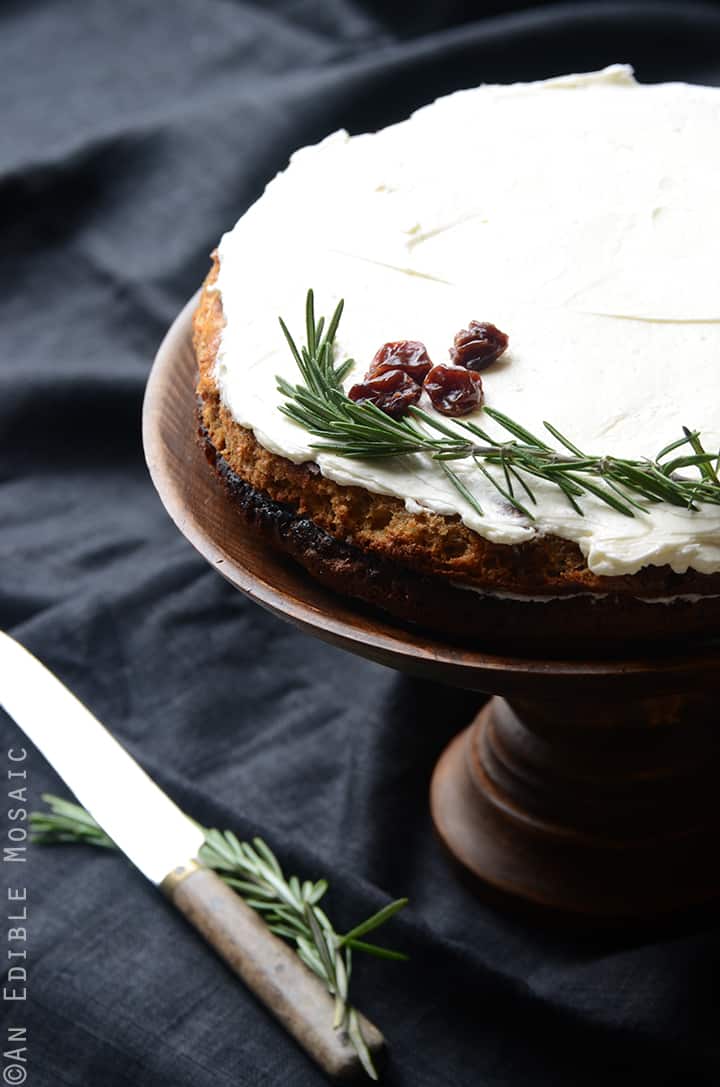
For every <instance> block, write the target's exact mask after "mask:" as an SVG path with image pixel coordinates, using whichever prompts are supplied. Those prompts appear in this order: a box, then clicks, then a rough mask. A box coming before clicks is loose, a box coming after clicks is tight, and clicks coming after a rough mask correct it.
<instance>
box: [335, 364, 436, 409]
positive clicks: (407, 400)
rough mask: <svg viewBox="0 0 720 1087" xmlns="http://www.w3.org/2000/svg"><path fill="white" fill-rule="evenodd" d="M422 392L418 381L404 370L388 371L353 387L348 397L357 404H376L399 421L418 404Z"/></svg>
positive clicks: (369, 376)
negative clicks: (412, 406) (410, 408)
mask: <svg viewBox="0 0 720 1087" xmlns="http://www.w3.org/2000/svg"><path fill="white" fill-rule="evenodd" d="M421 392H422V389H421V387H420V386H419V385H418V383H417V381H413V379H412V378H411V377H410V375H409V374H407V373H405V371H404V370H386V371H385V372H384V373H381V374H375V375H368V376H367V377H366V378H365V380H364V381H361V382H360V383H359V384H357V385H353V386H352V388H351V389H350V391H349V392H348V396H349V397H350V399H351V400H354V401H355V402H356V403H357V404H368V403H370V404H375V405H376V406H377V407H378V408H381V409H382V411H384V412H385V413H386V415H390V416H392V418H393V419H399V418H400V417H401V416H403V415H404V414H405V412H406V411H407V409H408V408H409V407H410V405H411V404H417V402H418V400H419V399H420V394H421Z"/></svg>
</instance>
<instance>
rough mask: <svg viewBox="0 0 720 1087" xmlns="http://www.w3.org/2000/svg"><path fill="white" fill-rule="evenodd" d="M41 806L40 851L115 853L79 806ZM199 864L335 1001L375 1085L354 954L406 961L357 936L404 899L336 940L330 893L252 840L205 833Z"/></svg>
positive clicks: (338, 1018)
mask: <svg viewBox="0 0 720 1087" xmlns="http://www.w3.org/2000/svg"><path fill="white" fill-rule="evenodd" d="M43 800H44V801H45V802H46V804H47V805H48V807H49V810H48V811H36V812H32V813H31V815H30V825H31V830H32V840H33V841H34V842H38V843H40V844H42V845H52V844H57V843H78V842H84V843H85V844H86V845H95V846H100V847H101V848H104V849H115V848H116V847H115V844H114V842H113V841H112V840H111V839H110V838H109V837H108V836H107V834H105V832H104V831H103V830H102V828H101V827H100V826H99V825H98V824H97V823H96V822H95V820H94V819H93V817H92V816H91V815H90V814H89V813H88V812H87V811H85V809H84V808H82V807H80V805H79V804H74V803H72V802H71V801H69V800H63V799H62V798H61V797H58V796H52V795H49V794H46V795H44V796H43ZM200 860H201V861H202V862H203V864H204V865H205V866H206V867H208V868H212V869H214V870H215V871H216V872H217V873H218V875H219V876H220V877H221V878H222V879H223V880H224V881H225V883H227V884H228V886H230V887H232V888H233V890H234V891H236V892H237V893H238V894H239V895H240V897H241V898H243V899H244V901H245V902H246V903H247V905H248V906H251V907H252V908H253V909H254V910H256V911H257V912H258V913H259V914H260V916H261V917H262V918H263V920H264V921H265V923H266V924H267V926H268V928H269V929H270V930H271V932H274V933H275V935H276V936H281V937H282V938H283V939H285V940H288V941H290V942H291V943H293V944H294V945H295V949H296V951H297V953H298V955H299V956H300V958H301V959H302V960H303V962H304V963H305V965H306V966H308V967H309V968H310V969H311V970H312V971H313V972H314V973H316V974H317V975H318V977H319V978H320V979H321V980H322V981H323V982H324V984H325V986H326V988H327V989H328V991H329V992H330V994H331V995H332V996H334V997H335V1021H334V1026H335V1027H336V1028H338V1029H344V1030H347V1033H348V1037H349V1038H350V1041H351V1042H352V1045H353V1046H354V1048H355V1050H356V1052H357V1054H358V1056H359V1057H360V1060H361V1061H362V1064H363V1067H364V1069H365V1071H366V1072H367V1074H368V1075H369V1076H370V1078H371V1079H377V1078H378V1077H377V1072H376V1070H375V1067H374V1065H373V1062H372V1058H371V1057H370V1053H369V1052H368V1049H367V1046H366V1045H365V1041H364V1039H363V1036H362V1030H361V1028H360V1024H359V1022H358V1017H357V1013H356V1011H355V1009H354V1008H353V1006H352V1005H351V1004H350V1002H349V985H350V975H351V972H352V954H353V952H354V951H362V952H365V953H366V954H369V955H375V956H377V957H378V958H382V959H394V960H404V959H407V955H404V954H403V953H402V952H400V951H393V950H391V949H390V948H386V947H380V946H378V945H377V944H373V943H368V942H367V941H366V940H364V939H361V937H364V936H365V935H367V933H369V932H371V931H373V929H376V928H379V927H380V925H382V924H384V923H385V922H386V921H389V920H390V918H391V917H392V916H393V915H394V914H396V913H397V912H398V910H401V909H402V908H403V907H404V906H406V905H407V901H408V900H407V899H406V898H399V899H396V900H395V901H394V902H390V903H389V904H388V905H387V906H385V907H383V909H381V910H379V911H378V912H377V913H375V914H373V915H372V917H368V918H367V920H366V921H363V922H361V924H359V925H356V926H355V927H354V928H352V929H351V930H350V931H349V932H346V933H345V934H344V935H340V934H339V933H337V932H336V931H335V929H334V928H333V925H332V923H331V922H330V920H329V918H328V916H327V914H326V913H325V911H324V910H322V909H321V908H320V906H319V905H318V903H319V902H320V900H321V898H322V897H323V895H324V894H325V892H326V891H327V889H328V884H327V881H326V880H324V879H320V880H317V881H315V882H313V881H312V880H304V881H302V882H301V881H300V880H299V879H298V877H297V876H290V877H289V878H288V877H286V876H285V874H284V873H283V870H282V868H281V867H280V864H279V862H278V860H277V857H276V856H275V854H274V853H273V852H272V850H271V849H270V848H269V847H268V846H267V845H266V843H265V842H264V841H263V840H262V839H261V838H253V841H252V843H250V842H241V841H239V840H238V838H237V837H236V836H235V835H234V834H233V833H232V831H229V830H226V831H225V832H224V833H221V832H220V831H219V830H205V843H204V845H203V846H202V848H201V850H200Z"/></svg>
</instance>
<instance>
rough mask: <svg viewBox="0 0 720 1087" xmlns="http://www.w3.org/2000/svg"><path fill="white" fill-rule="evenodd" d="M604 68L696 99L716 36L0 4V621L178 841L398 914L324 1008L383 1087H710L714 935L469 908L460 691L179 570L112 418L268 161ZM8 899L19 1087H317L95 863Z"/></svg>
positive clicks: (153, 908) (673, 29)
mask: <svg viewBox="0 0 720 1087" xmlns="http://www.w3.org/2000/svg"><path fill="white" fill-rule="evenodd" d="M515 6H517V5H515ZM615 61H629V62H631V63H633V64H635V66H636V69H637V72H638V75H639V77H640V78H641V79H644V80H659V79H686V80H691V81H696V82H710V83H718V82H720V10H719V9H718V7H717V6H716V5H715V4H707V3H705V4H702V3H692V2H688V3H682V2H681V3H675V4H671V3H650V2H645V3H642V2H640V3H634V4H626V3H614V2H610V3H584V4H583V3H579V4H561V5H543V4H535V5H528V6H526V7H525V8H524V9H522V10H520V9H519V10H513V5H512V4H502V3H493V4H489V5H486V6H483V5H473V4H469V3H462V2H459V0H456V2H453V3H449V4H447V5H438V4H429V3H424V4H416V3H410V2H409V0H406V2H405V3H401V4H386V3H383V2H382V0H375V2H374V3H370V2H368V3H363V2H362V0H337V2H331V0H309V2H299V0H265V2H264V3H252V2H250V0H246V2H240V0H208V2H207V3H204V4H203V3H197V2H196V0H155V2H153V3H143V2H140V0H126V2H125V3H117V2H113V0H96V2H94V3H85V4H80V3H72V2H70V0H65V2H61V0H57V2H51V0H36V2H35V3H20V2H14V3H13V2H7V0H6V2H5V4H3V5H2V8H0V73H2V74H1V79H2V87H3V110H2V120H1V121H0V218H1V219H2V229H1V231H0V239H1V241H0V275H1V277H2V279H1V282H2V290H1V291H0V626H1V627H2V628H4V629H6V630H8V631H9V632H11V633H13V634H14V635H15V636H17V637H18V638H19V639H21V640H22V641H23V642H25V643H26V644H27V645H28V646H29V647H30V648H31V649H32V650H34V651H35V652H36V653H37V654H38V655H40V656H41V657H42V658H43V659H44V660H45V661H46V662H47V663H48V664H49V665H50V666H51V667H52V668H53V669H54V670H55V671H56V672H57V673H58V674H59V675H60V676H61V677H62V678H63V680H64V681H65V682H66V683H67V684H68V685H69V686H70V687H71V688H72V689H74V690H75V691H76V692H77V694H78V695H79V696H80V697H81V698H82V699H83V700H84V701H86V702H87V704H88V705H89V706H91V707H92V709H93V710H94V711H95V712H96V713H97V714H98V716H99V717H100V718H101V719H102V720H103V721H104V722H106V723H107V725H108V726H110V727H111V728H112V730H113V731H114V732H115V734H116V735H117V736H118V738H119V739H120V740H121V741H122V742H123V743H124V744H126V745H127V747H128V748H129V750H130V751H131V752H132V753H133V754H134V755H135V756H136V757H137V758H138V759H139V760H140V761H141V762H142V764H143V765H144V766H145V767H146V768H147V769H148V770H149V772H150V773H151V774H153V775H154V776H155V777H156V779H157V780H158V781H159V782H160V784H161V785H162V786H163V787H164V788H165V789H166V790H167V791H168V792H169V793H170V794H171V795H172V796H173V797H174V798H175V799H176V800H177V801H178V802H179V803H180V804H181V805H182V806H183V807H184V808H185V809H186V810H187V811H188V812H189V813H190V814H191V815H192V816H193V817H195V818H196V819H198V820H201V821H202V822H203V823H206V824H211V825H216V826H219V827H228V828H233V829H234V830H235V831H236V832H237V833H238V834H239V835H241V836H249V835H252V834H255V833H258V832H260V833H262V834H263V835H264V836H265V837H266V838H267V839H268V841H269V842H270V843H271V844H272V846H273V847H274V848H275V849H276V851H277V853H278V855H279V856H280V858H281V860H282V862H283V864H284V865H286V866H287V868H288V869H289V870H290V871H294V872H298V873H299V874H301V875H303V876H305V875H307V876H310V877H319V876H321V875H324V876H326V877H328V878H329V880H330V882H331V891H330V893H329V895H328V897H327V908H328V910H329V911H330V912H331V914H332V916H333V917H334V918H335V919H336V920H337V924H338V926H340V927H344V926H350V925H351V924H352V923H354V922H355V921H357V920H358V919H360V918H362V917H363V916H365V915H366V914H367V913H369V912H371V911H373V910H375V909H377V908H379V907H380V906H381V905H382V904H383V903H385V902H386V901H387V899H388V896H398V895H401V894H408V895H409V896H410V899H411V906H410V908H409V909H408V910H407V911H406V912H405V913H404V914H403V915H401V916H400V917H399V918H398V919H397V920H396V921H395V922H393V924H392V926H391V928H389V929H388V930H387V933H386V936H385V939H386V940H387V941H388V942H389V943H392V944H393V945H395V946H398V947H402V948H403V949H405V950H406V951H408V952H409V953H410V955H411V956H412V960H411V962H410V963H409V964H407V965H395V964H391V963H390V964H384V963H377V962H375V961H374V960H366V961H363V962H361V961H360V960H358V962H357V976H356V978H355V996H356V1000H357V1002H358V1004H359V1005H360V1006H361V1007H362V1008H363V1009H364V1010H365V1011H366V1012H367V1014H368V1015H369V1016H370V1017H371V1018H373V1019H374V1020H375V1021H376V1022H377V1023H378V1024H380V1025H381V1027H382V1028H383V1029H384V1030H385V1032H386V1034H387V1036H388V1038H389V1040H390V1042H391V1046H392V1057H391V1061H390V1065H389V1068H388V1070H387V1072H386V1075H385V1082H386V1083H387V1084H388V1085H391V1087H392V1085H397V1087H400V1085H403V1087H444V1085H447V1087H480V1085H487V1087H507V1085H510V1084H512V1085H523V1087H525V1085H540V1084H543V1085H545V1084H547V1085H557V1084H569V1085H578V1084H583V1085H585V1087H592V1085H598V1087H599V1085H601V1084H602V1085H603V1087H605V1085H606V1084H607V1083H608V1082H612V1081H618V1080H619V1081H620V1082H623V1080H624V1079H625V1078H626V1077H627V1078H628V1079H630V1078H632V1081H633V1082H635V1083H639V1084H646V1083H652V1084H654V1085H655V1087H670V1085H674V1084H681V1083H682V1084H693V1085H695V1087H698V1085H701V1084H711V1083H712V1084H715V1083H717V1081H718V1077H719V1076H720V1044H719V1043H718V1028H717V1016H718V1001H717V991H718V984H717V978H718V976H719V975H720V941H719V939H718V929H717V925H716V924H713V923H711V922H709V921H706V922H705V923H703V924H699V923H695V924H692V925H689V924H685V925H682V926H679V927H676V928H675V929H673V930H672V931H670V932H668V931H666V932H655V931H652V932H651V931H650V930H641V931H639V932H638V931H636V932H634V933H619V932H616V933H610V934H608V933H602V932H598V931H592V930H590V931H586V932H584V933H573V932H571V931H568V930H566V929H564V928H563V927H548V926H545V925H542V924H540V922H537V921H532V920H519V919H516V918H514V917H512V916H510V915H508V914H506V913H504V912H503V911H500V910H497V909H494V908H491V907H489V906H487V905H484V904H482V903H481V902H479V901H478V900H477V899H476V898H475V897H473V895H472V894H471V893H470V892H469V891H467V890H466V889H465V888H464V887H463V885H462V884H461V883H460V882H458V880H457V879H456V877H455V875H454V873H453V871H452V870H451V868H450V866H449V865H448V863H447V862H446V859H445V857H444V855H443V854H442V852H441V850H440V848H439V846H438V844H437V843H436V841H435V840H434V838H433V835H432V831H431V825H430V820H429V814H428V805H427V788H428V781H429V776H430V772H431V768H432V766H433V764H434V763H435V761H436V759H437V757H438V755H439V753H440V751H441V750H442V748H443V747H444V746H445V744H446V743H447V742H448V741H449V739H450V737H451V736H452V735H453V734H455V733H456V732H457V731H458V730H459V729H460V728H461V727H463V726H464V725H465V724H466V723H467V722H468V720H469V719H470V717H471V715H472V713H473V711H474V709H475V707H476V705H477V699H476V697H475V696H473V695H471V694H467V693H464V692H462V691H456V690H447V689H443V688H441V687H439V686H433V685H431V684H430V683H426V682H420V681H417V680H411V679H409V678H406V677H404V676H402V675H399V674H395V673H394V672H392V671H390V670H387V669H384V668H382V667H380V666H376V665H373V664H370V663H368V662H366V661H363V660H359V659H356V658H354V657H352V656H350V655H347V654H344V653H343V652H341V651H339V650H335V649H332V648H330V647H328V646H326V645H323V644H321V643H320V642H317V641H314V640H313V639H311V638H309V637H306V636H304V635H302V634H300V633H298V632H297V631H295V630H294V629H293V628H291V627H290V626H289V625H286V624H285V623H283V622H282V621H281V620H279V619H276V618H273V617H271V616H270V615H269V614H267V613H265V612H264V611H261V610H260V609H259V608H258V607H256V606H254V605H253V604H251V603H249V602H248V601H247V600H245V599H244V598H243V597H242V596H240V595H239V594H238V593H236V592H235V591H233V590H232V589H231V587H230V586H229V585H227V584H226V583H225V582H224V581H223V580H222V579H221V578H220V577H218V576H217V574H216V573H215V572H214V571H213V570H210V569H209V568H208V567H207V566H206V564H205V563H204V561H203V560H202V559H201V558H200V557H199V556H198V555H197V554H196V553H195V552H194V551H193V550H192V548H191V547H190V545H189V544H188V543H186V541H185V540H184V539H183V538H181V537H180V535H179V534H178V532H177V531H176V529H175V528H174V527H173V525H172V524H171V523H170V521H169V519H168V518H167V516H166V514H165V513H164V511H163V509H162V507H161V505H160V502H159V500H158V498H157V496H156V495H155V493H154V491H153V488H152V486H151V484H150V481H149V478H148V475H147V472H146V469H145V467H144V463H143V457H142V450H141V442H140V429H139V423H140V409H141V401H142V395H143V388H144V384H145V380H146V377H147V374H148V369H149V366H150V362H151V360H152V357H153V353H154V351H155V349H156V347H157V345H158V343H159V341H160V339H161V337H162V335H163V332H164V331H165V329H166V328H167V326H168V325H169V323H170V322H171V320H172V319H173V317H174V316H175V314H176V313H177V311H178V309H179V308H180V306H181V305H182V303H183V302H184V301H185V300H186V298H187V297H188V296H189V295H190V294H191V293H192V292H193V291H194V290H195V289H196V288H197V286H198V284H199V282H200V281H201V279H202V277H203V275H204V273H205V270H206V267H207V262H208V253H209V251H210V249H211V248H212V247H213V245H214V244H215V242H216V240H217V238H218V237H219V235H220V234H221V233H222V231H223V230H225V229H227V228H228V227H229V226H230V225H231V224H232V223H233V222H234V221H235V219H236V218H237V217H238V216H239V214H240V213H241V212H242V211H243V210H244V209H245V208H246V207H247V206H248V205H249V203H250V202H251V201H252V200H253V199H254V198H255V197H256V196H257V195H258V194H259V193H260V192H261V190H262V187H263V185H264V184H265V182H266V181H267V180H268V179H269V178H270V177H271V176H272V175H273V173H274V172H275V171H277V170H278V169H280V168H282V167H283V165H284V164H285V163H286V160H287V158H288V155H289V154H290V152H291V151H292V150H293V149H294V148H295V147H297V146H298V145H301V144H306V143H308V142H310V141H313V140H316V139H318V138H320V137H322V136H324V135H325V134H327V133H328V132H329V131H330V130H332V129H334V128H337V127H339V126H341V125H344V126H346V127H348V128H349V129H350V130H351V131H361V130H363V129H367V128H372V127H377V126H380V125H383V124H386V123H388V122H390V121H393V120H396V119H399V118H401V117H402V116H403V115H405V114H407V112H408V111H409V110H410V109H412V108H414V107H416V106H419V105H421V104H422V103H424V102H427V101H428V100H430V99H432V98H433V97H434V96H437V95H438V94H442V93H444V92H448V91H451V90H453V89H456V88H459V87H466V86H470V85H473V84H476V83H478V82H481V81H493V80H495V81H512V80H516V79H532V78H536V77H544V76H548V75H553V74H558V73H564V72H567V71H578V70H589V69H593V68H597V67H600V66H601V65H604V64H606V63H610V62H615ZM468 138H470V139H475V138H480V139H481V138H482V134H481V133H478V134H468ZM461 151H462V149H461V147H459V148H458V160H459V161H461V159H462V154H461ZM489 165H490V167H492V165H493V164H492V160H491V159H490V161H489ZM457 166H458V164H457V163H449V164H448V169H453V168H457ZM298 212H299V214H302V209H298ZM271 244H273V245H274V246H276V248H277V254H278V259H279V260H281V259H282V246H283V240H282V238H276V239H272V240H271ZM673 361H674V360H673ZM0 734H1V736H2V747H1V748H0V750H1V751H2V753H3V759H4V760H5V765H7V758H6V755H5V752H6V751H7V749H8V748H9V747H12V746H13V745H17V744H18V740H19V734H18V733H17V730H16V729H15V727H14V726H13V725H12V723H11V722H10V721H9V720H8V719H7V718H6V717H5V716H4V715H0ZM26 765H27V766H28V768H29V772H30V780H29V791H30V800H31V806H35V807H37V806H38V805H39V802H40V794H41V792H43V791H45V790H48V789H49V790H52V791H60V792H64V789H63V787H62V785H61V784H60V783H59V782H58V780H57V779H56V778H55V777H54V775H53V774H52V772H51V771H50V770H49V768H48V767H47V765H46V764H45V763H44V762H43V760H42V759H41V758H40V756H39V755H36V754H35V753H33V752H31V753H30V755H29V757H28V760H27V763H26ZM2 773H3V777H4V776H5V771H4V769H3V771H2ZM131 804H132V797H128V805H131ZM3 833H4V831H3ZM709 863H711V859H710V858H709ZM2 867H3V876H4V877H5V879H6V881H8V880H9V881H10V882H11V883H12V884H17V882H18V878H19V877H18V872H17V868H18V866H8V865H3V866H2ZM10 869H12V870H10ZM23 880H24V882H25V883H26V884H27V887H28V900H29V902H28V905H29V913H30V919H29V922H28V926H27V927H28V930H29V945H28V946H29V958H28V971H29V987H28V999H27V1001H26V1002H23V1003H8V1002H1V1003H0V1006H1V1008H2V1011H1V1013H0V1014H1V1015H2V1019H3V1027H2V1030H1V1031H0V1039H2V1041H3V1047H2V1048H7V1045H6V1044H5V1040H6V1030H7V1027H8V1026H13V1025H16V1026H17V1025H21V1026H22V1025H24V1026H26V1027H27V1030H28V1049H29V1064H28V1073H27V1082H28V1083H29V1084H32V1085H33V1087H59V1085H65V1087H219V1085H226V1084H227V1085H228V1087H230V1085H232V1087H264V1085H273V1087H283V1085H286V1084H287V1085H290V1084H292V1085H293V1087H305V1085H307V1087H310V1085H319V1084H321V1083H322V1082H323V1080H322V1077H321V1076H320V1074H319V1073H318V1072H317V1071H316V1070H315V1069H314V1068H313V1067H312V1066H311V1065H310V1064H309V1062H308V1061H307V1060H306V1059H305V1057H304V1056H303V1055H302V1054H301V1053H300V1052H299V1051H298V1050H297V1049H296V1048H295V1046H294V1044H293V1043H292V1042H291V1041H290V1040H289V1039H288V1038H287V1037H285V1035H284V1034H283V1033H282V1032H281V1031H280V1030H279V1029H278V1028H277V1027H276V1026H275V1025H274V1022H273V1021H272V1020H271V1018H270V1017H269V1016H268V1015H267V1013H266V1012H265V1011H264V1010H263V1009H261V1008H260V1007H259V1006H258V1005H257V1004H256V1003H255V1002H254V1000H253V998H252V997H251V996H250V995H249V994H248V993H247V992H246V991H245V990H244V989H243V987H242V986H241V985H240V984H238V983H237V982H236V981H235V980H234V979H233V978H232V977H231V975H230V974H229V973H228V972H227V971H226V970H225V968H224V967H223V965H222V964H221V963H220V962H219V961H218V960H216V959H215V958H214V957H213V955H212V954H211V953H210V952H209V951H208V949H207V948H206V947H205V946H204V945H203V944H202V943H201V941H200V940H199V939H197V938H195V936H194V934H193V933H192V932H191V931H190V930H189V929H188V928H186V926H185V924H184V922H183V921H182V919H181V918H180V917H179V916H176V915H175V914H174V913H173V912H172V910H171V909H170V908H169V907H168V906H167V905H166V904H165V903H164V902H163V901H162V900H161V899H160V898H159V896H158V895H157V893H156V892H155V891H154V890H153V888H152V887H150V886H149V885H148V884H146V883H145V882H144V881H143V880H142V878H141V877H140V876H139V875H137V874H136V873H135V872H134V871H133V870H132V869H131V868H130V867H129V866H128V865H127V864H126V863H125V862H124V861H123V860H122V859H120V858H118V857H116V856H113V855H111V854H106V853H100V852H96V851H92V850H89V849H86V848H82V847H77V848H75V847H67V848H57V849H54V850H53V849H45V850H43V849H40V848H38V847H35V848H31V850H30V853H29V859H28V861H27V864H26V865H25V867H24V869H23ZM2 954H3V956H4V954H5V952H4V951H3V952H2ZM6 1063H7V1061H6ZM8 1082H11V1081H10V1080H8ZM12 1082H18V1081H17V1080H13V1081H12Z"/></svg>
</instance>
